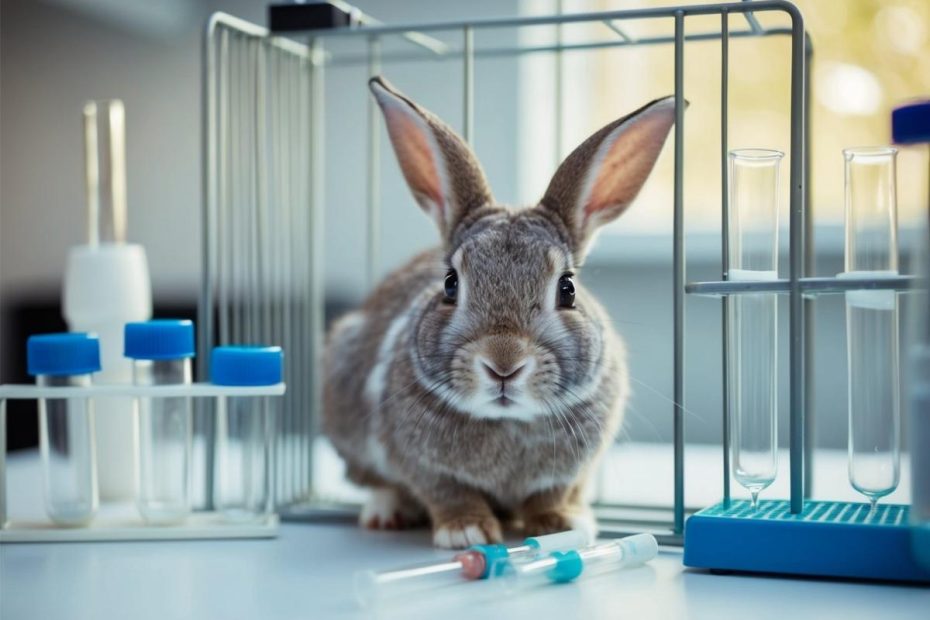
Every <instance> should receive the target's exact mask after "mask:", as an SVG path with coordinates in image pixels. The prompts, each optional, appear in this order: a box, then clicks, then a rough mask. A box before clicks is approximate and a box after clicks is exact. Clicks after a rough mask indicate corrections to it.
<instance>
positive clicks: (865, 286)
mask: <svg viewBox="0 0 930 620" xmlns="http://www.w3.org/2000/svg"><path fill="white" fill-rule="evenodd" d="M799 284H800V288H801V292H802V293H803V294H804V295H805V296H812V295H830V294H835V293H845V292H847V291H860V290H872V291H908V290H912V289H926V288H927V287H928V284H930V282H928V281H927V279H925V278H921V277H918V276H894V277H888V278H878V279H873V278H833V277H826V278H823V277H814V278H801V279H800V281H799ZM685 292H686V293H688V294H690V295H705V296H708V297H718V296H721V295H740V294H743V293H790V292H791V281H790V280H787V279H779V280H759V281H755V282H751V281H743V282H740V281H733V280H719V281H716V282H689V283H688V284H686V285H685Z"/></svg>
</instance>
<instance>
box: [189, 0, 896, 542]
mask: <svg viewBox="0 0 930 620" xmlns="http://www.w3.org/2000/svg"><path fill="white" fill-rule="evenodd" d="M337 6H338V5H337ZM763 13H780V14H782V15H784V16H787V18H788V19H789V20H790V27H788V28H766V27H763V26H762V25H761V24H760V21H759V20H758V19H757V17H756V15H757V14H763ZM347 14H348V16H349V17H348V19H347V22H346V23H347V24H348V25H344V26H340V27H334V28H328V29H318V30H307V31H299V32H287V33H286V35H287V37H288V38H286V39H285V38H282V37H281V36H276V35H275V34H274V33H270V32H269V31H267V30H266V29H264V28H260V27H258V26H254V25H251V24H248V23H246V22H243V21H241V20H238V19H236V18H233V17H230V16H228V15H223V14H217V15H215V16H214V17H213V18H212V19H211V20H210V22H209V25H208V28H207V32H206V37H205V50H204V56H205V62H204V102H205V103H204V132H205V133H204V142H205V144H204V146H205V148H204V211H203V212H204V227H203V230H204V256H203V259H204V268H203V289H202V298H201V306H200V339H201V342H200V346H201V350H207V348H209V347H211V346H212V345H214V344H223V343H227V342H231V341H240V342H241V341H247V342H248V341H258V340H270V341H273V342H280V343H281V344H282V345H283V346H284V347H285V350H286V352H287V377H286V380H287V383H288V385H289V386H290V389H289V390H288V394H287V396H286V398H285V406H284V411H283V412H282V417H281V424H280V432H279V434H278V438H277V454H278V465H277V469H276V471H277V474H278V483H277V493H278V495H277V498H278V504H279V507H280V508H282V509H283V510H284V516H285V518H286V517H287V516H288V515H291V516H302V517H307V516H311V517H319V516H321V515H324V514H327V513H326V511H324V510H322V509H320V510H316V509H315V508H314V506H315V504H314V500H315V498H314V488H313V484H312V461H313V453H312V450H313V442H314V439H315V437H316V422H315V421H316V420H317V418H318V416H317V411H318V410H319V409H318V408H319V373H317V372H315V370H316V369H317V368H318V364H317V360H319V359H320V357H319V354H320V351H321V344H322V338H323V333H322V331H323V303H324V299H323V291H322V288H321V286H322V285H321V274H322V260H323V258H322V243H323V219H322V218H323V193H322V187H323V179H324V167H325V165H326V161H325V158H324V155H325V154H324V143H323V131H324V126H323V122H322V119H323V116H322V107H323V93H324V89H325V88H326V85H325V80H324V71H325V68H326V66H327V65H328V64H330V63H333V62H336V60H335V59H334V58H333V57H331V56H329V55H328V53H327V51H328V50H327V44H329V43H330V42H331V41H334V40H336V39H339V38H346V37H355V38H360V39H362V40H364V41H366V42H367V54H363V55H356V56H352V57H345V58H339V59H338V62H339V63H347V64H356V65H360V66H366V67H367V68H368V71H369V73H371V74H374V73H377V72H378V68H379V66H380V64H381V63H382V62H384V61H388V60H394V59H402V58H411V57H417V56H423V55H428V56H429V57H431V58H434V59H438V60H442V61H449V62H458V63H461V65H462V67H463V75H464V79H463V83H462V92H463V97H464V101H463V103H464V118H463V121H462V125H463V127H464V137H465V138H466V140H469V139H470V138H471V136H472V129H473V110H474V100H475V84H474V62H475V59H476V58H485V57H506V56H517V55H523V54H554V55H556V57H557V58H560V57H561V54H563V53H564V52H566V51H573V50H595V49H604V48H612V47H629V46H640V45H670V46H673V48H674V85H675V104H676V123H675V139H674V181H675V187H674V210H673V238H672V248H671V250H672V253H673V292H672V293H673V304H674V312H673V329H674V350H673V359H674V368H673V373H674V382H673V385H674V390H673V399H674V402H675V403H676V404H675V405H674V406H673V407H672V411H671V412H670V413H671V415H672V416H673V420H674V425H673V432H674V435H673V444H672V450H673V458H674V505H673V507H672V510H671V513H670V514H669V515H668V517H665V516H663V517H662V518H658V519H657V518H656V517H654V516H647V511H637V510H635V509H634V508H633V507H629V506H609V505H600V506H597V508H598V510H599V515H600V517H601V519H602V524H603V526H604V530H605V533H608V534H611V533H616V534H620V533H623V532H626V531H631V528H635V529H636V530H637V531H643V530H644V529H647V530H651V531H654V532H655V533H656V534H657V535H659V536H660V539H661V540H662V541H664V542H670V543H676V542H677V543H680V542H681V540H682V535H683V532H684V522H685V516H686V508H685V501H684V500H685V496H684V489H685V485H684V473H685V469H684V444H685V420H684V411H685V402H686V401H685V399H686V394H685V390H684V376H685V367H684V349H685V298H686V295H687V294H689V293H695V294H711V295H721V296H725V295H728V294H736V293H739V292H743V291H746V290H753V291H759V290H772V291H779V292H783V293H786V294H787V295H788V298H789V360H790V375H789V392H790V472H791V508H792V511H793V512H798V511H800V510H801V507H802V503H803V500H804V497H805V488H806V487H809V481H810V468H809V467H807V468H806V467H805V462H808V463H809V461H810V459H811V454H812V450H811V445H810V442H806V441H805V435H806V429H807V428H809V425H810V424H811V417H812V416H811V415H809V413H810V407H809V403H810V392H811V386H810V385H809V379H808V377H807V374H806V373H805V368H806V366H807V365H808V364H809V363H810V355H811V347H810V342H809V339H808V338H807V337H806V333H805V331H806V322H807V321H809V314H810V312H809V308H805V304H807V303H809V302H805V294H807V293H811V292H814V291H815V290H824V289H827V288H829V289H831V290H846V289H848V288H852V287H855V286H856V285H857V283H856V282H850V281H844V282H843V283H838V282H836V281H835V280H833V279H832V278H831V279H818V278H808V277H806V276H808V275H810V273H811V268H810V267H811V263H810V258H811V254H812V252H811V243H812V229H811V218H810V212H809V210H808V209H806V202H807V185H806V176H807V140H808V125H807V123H808V114H807V107H808V91H809V83H808V80H809V71H808V64H809V59H810V54H811V47H810V42H809V40H808V37H807V35H806V32H805V29H804V20H803V18H802V16H801V13H800V12H799V11H798V9H797V8H796V7H795V6H794V5H793V4H791V3H790V2H786V1H783V0H762V1H750V2H747V1H744V2H735V3H729V4H705V5H692V6H679V7H667V8H643V9H635V10H622V11H608V12H599V13H583V14H559V15H551V16H543V17H521V18H514V19H474V20H468V21H457V22H446V23H417V24H398V25H381V24H379V23H377V22H375V21H374V20H372V19H371V18H369V17H368V16H365V15H363V14H361V13H359V12H358V11H357V10H354V9H353V10H350V11H348V13H347ZM707 16H719V27H718V28H711V29H710V30H706V31H702V32H690V33H686V29H685V26H686V24H687V23H688V20H689V19H694V18H698V17H704V18H706V17H707ZM731 16H739V17H740V18H741V21H744V22H745V25H744V26H740V27H738V28H733V27H731V24H730V17H731ZM630 20H659V21H663V22H664V23H665V24H666V25H670V26H671V27H672V28H673V34H670V35H660V36H653V37H648V38H636V37H634V36H632V35H630V34H629V33H628V32H627V31H626V30H625V29H624V24H625V22H628V21H630ZM578 23H590V24H602V25H603V26H604V33H605V36H604V37H603V38H597V39H595V40H591V41H586V42H581V43H568V42H563V40H562V38H561V27H562V26H564V25H566V24H578ZM530 26H552V27H555V28H556V29H557V32H558V35H557V37H558V38H557V40H556V43H555V44H553V45H540V46H524V47H521V46H514V47H494V48H479V47H476V45H475V33H476V32H480V31H484V30H491V29H501V28H520V27H530ZM439 32H444V33H449V32H453V33H455V32H458V33H460V37H461V39H460V40H461V44H460V45H459V46H458V47H457V49H451V48H450V47H449V46H446V45H444V44H442V43H441V42H439V41H436V40H435V39H433V38H432V37H431V36H430V35H431V34H433V33H439ZM769 36H784V37H789V38H790V42H791V52H790V67H791V70H790V127H791V129H790V148H789V154H790V159H791V166H790V195H789V205H790V221H789V226H790V254H789V272H788V278H787V279H785V280H779V281H775V282H756V283H746V282H727V281H726V272H727V264H726V261H727V249H726V246H724V248H723V253H722V261H723V270H722V273H721V281H719V282H709V283H708V282H704V283H691V284H689V283H688V282H687V280H686V265H685V251H684V249H685V236H684V230H685V228H684V218H685V196H684V195H683V183H682V179H683V174H684V169H685V165H686V161H685V158H684V142H683V139H684V138H683V136H684V123H685V118H684V115H683V113H684V88H683V83H684V75H685V71H686V68H687V67H686V54H685V48H686V46H687V44H688V43H690V42H695V41H707V40H719V41H720V44H721V56H720V70H721V75H722V80H721V98H722V102H723V105H722V107H721V110H720V115H721V124H722V129H721V133H720V146H721V162H720V165H721V183H722V186H723V188H724V191H723V204H722V219H721V222H722V227H723V231H724V234H723V239H724V243H726V227H727V192H726V187H727V165H726V157H727V151H728V136H727V119H728V106H727V95H728V86H729V83H728V78H729V71H730V68H729V59H730V56H729V47H730V40H731V39H733V38H753V37H769ZM391 38H403V39H406V41H407V42H408V43H409V46H408V47H407V49H405V50H404V51H401V52H393V53H388V52H384V51H382V45H381V44H382V42H383V41H385V40H387V39H391ZM556 66H557V67H561V63H560V62H559V63H557V65H556ZM561 77H562V76H561V71H560V69H557V71H556V77H555V79H556V82H557V90H556V94H555V99H554V105H555V106H556V111H557V122H558V116H560V115H561V110H562V101H561V88H560V87H558V85H559V82H560V81H561ZM272 110H274V113H272ZM379 130H380V128H379V125H378V119H377V111H376V109H375V108H374V104H373V103H370V104H369V134H368V157H367V162H366V170H367V178H366V183H367V196H368V199H367V215H368V221H367V228H366V238H365V239H364V241H365V242H366V243H367V244H368V245H367V247H368V262H369V271H370V273H374V272H375V270H376V267H377V260H378V251H377V234H376V231H377V230H378V221H379V220H378V217H379V200H378V197H379V187H380V186H379V182H380V180H379V178H378V174H377V171H378V168H379V163H378V157H379V149H378V132H379ZM361 241H362V240H360V242H361ZM905 280H907V279H906V278H901V279H899V280H897V281H894V282H890V281H888V280H883V281H882V285H883V286H894V287H902V286H905V285H906V284H907V282H905ZM864 284H865V285H868V286H877V284H876V283H861V282H860V283H858V285H860V286H861V285H864ZM722 304H723V307H724V310H723V312H724V319H723V320H724V321H726V304H725V299H723V300H722ZM723 334H724V335H723V338H724V343H723V349H722V351H723V352H724V353H723V359H724V364H726V354H725V351H726V347H727V343H726V330H724V332H723ZM202 361H203V362H206V360H205V359H204V358H202ZM724 368H726V367H725V366H724ZM206 370H207V369H206V367H204V366H202V367H201V372H205V371H206ZM725 375H726V373H724V376H725ZM726 392H727V386H726V380H725V379H724V408H725V409H726ZM205 419H207V418H205ZM722 419H723V436H724V442H723V459H724V478H723V481H722V482H723V496H724V498H727V499H728V498H729V494H730V491H729V466H728V458H729V455H728V449H727V446H728V441H729V430H728V426H727V425H728V415H726V411H724V415H723V416H722ZM202 431H203V432H205V433H210V432H212V430H211V429H210V428H208V427H206V426H204V427H203V428H202ZM207 443H208V444H209V442H207ZM211 462H212V460H210V459H208V465H209V463H211ZM210 478H211V477H210V476H208V479H210ZM805 480H806V481H807V484H805ZM208 497H209V495H208ZM648 512H649V513H654V512H655V511H654V510H650V511H648Z"/></svg>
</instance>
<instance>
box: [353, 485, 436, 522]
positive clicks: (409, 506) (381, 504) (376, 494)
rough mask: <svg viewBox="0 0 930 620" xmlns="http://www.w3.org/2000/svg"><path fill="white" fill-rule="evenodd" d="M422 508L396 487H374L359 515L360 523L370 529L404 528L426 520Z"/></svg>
mask: <svg viewBox="0 0 930 620" xmlns="http://www.w3.org/2000/svg"><path fill="white" fill-rule="evenodd" d="M424 517H425V515H424V513H423V511H422V509H421V508H420V507H419V506H417V505H415V504H414V503H413V502H412V500H408V499H406V498H404V497H403V496H402V495H401V494H400V493H399V492H398V491H397V490H395V489H374V490H373V491H372V492H371V495H370V496H369V497H368V501H367V502H365V506H364V507H363V508H362V512H361V514H360V515H359V518H358V520H359V523H360V524H361V525H362V527H365V528H368V529H370V530H402V529H406V528H408V527H414V526H416V525H419V524H420V523H422V522H423V520H424Z"/></svg>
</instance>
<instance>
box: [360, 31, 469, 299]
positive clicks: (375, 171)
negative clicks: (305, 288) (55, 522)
mask: <svg viewBox="0 0 930 620" xmlns="http://www.w3.org/2000/svg"><path fill="white" fill-rule="evenodd" d="M380 72H381V40H380V39H378V38H377V37H372V38H370V39H369V40H368V75H369V76H372V77H373V76H376V75H378V74H379V73H380ZM467 101H468V98H467V97H466V103H467ZM380 158H381V124H380V114H379V113H378V104H377V103H375V99H374V97H368V158H367V162H366V163H367V169H368V185H367V190H368V195H367V201H366V202H367V206H368V228H367V231H368V235H367V236H368V273H367V279H368V288H369V289H373V288H374V286H375V283H376V282H377V278H378V271H379V268H378V264H379V261H380V258H381V217H380V215H381V204H380V200H381V161H380Z"/></svg>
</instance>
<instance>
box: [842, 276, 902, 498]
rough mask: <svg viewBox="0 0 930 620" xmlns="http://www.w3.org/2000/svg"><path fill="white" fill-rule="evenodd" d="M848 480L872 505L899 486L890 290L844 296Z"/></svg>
mask: <svg viewBox="0 0 930 620" xmlns="http://www.w3.org/2000/svg"><path fill="white" fill-rule="evenodd" d="M846 330H847V334H846V337H847V358H848V365H849V482H850V484H852V486H853V488H854V489H856V490H857V491H859V492H860V493H862V494H863V495H865V496H866V497H867V498H869V500H870V501H873V502H874V501H875V500H877V499H878V498H880V497H883V496H885V495H888V494H889V493H891V492H892V491H894V490H895V488H896V487H897V486H898V479H899V467H900V465H899V460H900V447H899V444H900V433H901V429H900V424H901V422H900V411H899V396H898V310H897V301H896V294H895V293H894V291H851V292H849V293H847V294H846Z"/></svg>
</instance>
